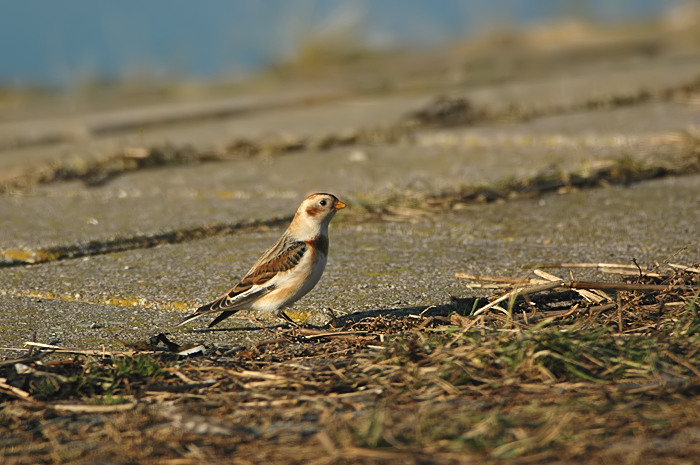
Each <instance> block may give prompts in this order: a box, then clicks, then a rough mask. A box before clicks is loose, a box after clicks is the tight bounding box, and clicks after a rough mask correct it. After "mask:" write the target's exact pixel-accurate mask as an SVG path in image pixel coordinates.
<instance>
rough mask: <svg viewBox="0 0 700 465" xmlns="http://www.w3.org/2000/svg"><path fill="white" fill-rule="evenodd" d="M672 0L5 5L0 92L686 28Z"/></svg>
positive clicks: (225, 75) (66, 1)
mask: <svg viewBox="0 0 700 465" xmlns="http://www.w3.org/2000/svg"><path fill="white" fill-rule="evenodd" d="M689 5H691V6H692V5H695V6H697V5H698V2H689V1H687V0H686V1H681V0H507V1H497V2H494V1H489V0H471V1H465V0H442V1H439V2H435V1H432V0H390V1H370V0H365V1H354V0H353V1H347V0H295V1H283V0H247V1H228V0H208V1H206V2H192V1H189V0H152V1H148V2H142V1H136V0H123V1H120V2H107V1H95V0H63V1H61V2H46V1H37V0H25V1H22V2H3V5H2V7H1V8H0V9H1V10H2V14H0V57H2V58H1V59H0V88H4V89H5V90H8V89H15V90H17V89H35V90H36V89H43V90H47V89H48V90H53V89H66V88H76V87H86V86H87V87H89V86H95V85H97V86H100V85H111V84H115V83H132V84H133V83H135V82H138V83H145V82H150V83H154V82H162V81H170V82H172V81H173V80H180V81H188V80H206V81H221V80H228V79H239V78H241V77H245V76H248V75H250V73H255V72H259V71H261V70H264V69H269V68H271V67H273V66H279V65H282V64H285V63H299V62H303V63H304V64H305V65H306V66H309V64H310V63H311V64H317V62H318V61H319V60H324V59H326V58H328V57H326V56H324V54H333V55H335V56H334V57H333V58H334V59H337V58H338V57H339V56H340V57H343V58H344V59H349V58H352V57H356V56H358V55H360V54H362V53H386V52H388V51H400V50H407V49H411V50H430V49H431V48H435V47H439V46H444V45H445V44H446V43H455V42H459V41H464V40H466V39H469V38H473V37H476V36H484V35H488V34H495V33H499V32H503V31H509V30H510V31H513V30H523V29H527V28H533V27H537V26H539V25H542V24H546V23H552V22H557V21H565V20H566V21H570V20H577V21H583V22H587V23H595V24H609V23H619V22H633V21H637V22H639V21H646V20H651V19H653V18H660V17H662V18H665V20H669V21H680V22H681V23H682V22H683V20H684V16H685V15H684V13H683V12H684V11H686V10H685V9H687V8H688V6H689Z"/></svg>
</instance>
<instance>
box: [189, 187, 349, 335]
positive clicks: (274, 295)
mask: <svg viewBox="0 0 700 465" xmlns="http://www.w3.org/2000/svg"><path fill="white" fill-rule="evenodd" d="M346 206H347V205H346V204H345V203H343V202H341V201H340V200H338V198H337V197H336V196H334V195H332V194H311V195H310V196H308V197H307V198H306V199H304V201H303V202H302V203H301V205H300V206H299V209H298V210H297V212H296V214H295V215H294V219H292V222H291V224H290V225H289V227H288V228H287V230H286V231H285V232H284V234H282V237H280V239H279V240H278V241H277V242H276V243H275V245H273V246H272V247H270V248H269V249H268V250H267V251H266V252H265V253H264V254H262V256H261V257H260V258H259V259H258V261H257V262H255V264H254V265H253V267H252V268H251V269H250V271H248V273H246V275H245V276H244V277H243V279H241V280H240V282H239V283H238V284H236V285H235V286H233V288H232V289H231V290H229V291H228V292H226V293H225V294H223V295H222V296H220V297H219V298H218V299H216V300H214V301H213V302H210V303H208V304H206V305H202V306H201V307H199V308H198V309H197V310H196V311H195V312H194V313H193V314H191V315H189V316H188V317H187V318H185V319H184V320H182V321H181V322H180V323H179V324H178V326H182V325H184V324H187V323H189V322H190V321H192V320H194V319H197V318H199V317H201V316H204V315H208V314H210V313H217V312H221V314H219V316H217V317H216V318H215V319H214V321H212V322H211V323H210V324H209V327H210V328H211V327H212V326H214V325H216V324H218V323H220V322H221V321H223V320H225V319H226V318H228V317H230V316H231V315H233V314H234V313H236V312H238V311H239V310H243V309H248V310H257V311H259V312H264V313H273V312H274V313H276V314H277V316H279V317H281V318H283V319H285V320H287V321H289V322H291V323H293V321H292V320H291V319H290V318H289V317H288V316H287V314H286V313H284V311H283V310H284V308H286V307H289V306H291V305H292V304H293V303H294V302H296V301H297V300H299V299H301V298H302V297H303V296H304V295H306V293H308V292H309V291H310V290H311V289H313V287H314V286H315V285H316V283H318V280H319V279H321V275H322V274H323V270H324V269H325V268H326V259H327V257H328V224H329V223H330V222H331V219H332V218H333V216H334V215H335V213H336V212H337V211H338V210H341V209H343V208H345V207H346Z"/></svg>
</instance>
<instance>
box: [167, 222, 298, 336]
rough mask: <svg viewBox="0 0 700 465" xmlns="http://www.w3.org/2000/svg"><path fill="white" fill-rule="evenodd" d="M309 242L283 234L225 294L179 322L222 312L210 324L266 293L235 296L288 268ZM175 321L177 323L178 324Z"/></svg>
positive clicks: (292, 265)
mask: <svg viewBox="0 0 700 465" xmlns="http://www.w3.org/2000/svg"><path fill="white" fill-rule="evenodd" d="M308 248H309V246H308V245H307V244H306V243H305V242H302V241H293V242H292V241H289V240H288V239H287V236H286V235H284V236H282V237H281V238H280V240H279V241H277V243H276V244H275V245H273V246H272V247H271V248H270V249H269V250H268V251H267V252H265V254H264V255H263V256H262V257H260V259H259V260H258V261H257V262H256V263H255V265H253V267H252V268H251V269H250V271H248V273H247V274H246V275H245V276H244V277H243V279H241V280H240V282H239V283H238V284H236V285H235V286H234V287H233V288H232V289H231V290H229V291H228V292H227V293H226V294H224V295H222V296H220V297H219V298H217V299H216V300H214V301H212V302H209V303H208V304H205V305H202V306H201V307H199V308H198V309H197V310H196V311H195V312H194V313H193V314H192V315H190V316H188V317H187V318H185V320H183V321H182V322H181V323H180V324H179V325H183V324H185V323H187V322H188V321H191V320H193V319H195V318H198V317H200V316H202V315H205V314H207V313H214V312H218V311H221V312H224V313H222V314H221V315H219V316H218V317H217V318H216V319H215V320H214V321H213V322H212V324H210V327H211V326H213V325H215V324H216V323H218V322H220V321H221V320H223V319H225V318H227V317H229V316H231V315H233V314H234V313H235V312H236V311H237V310H239V309H241V308H243V307H244V306H245V305H247V304H248V303H250V302H252V301H253V300H255V299H256V298H258V297H260V296H261V295H264V294H267V293H268V292H270V291H271V290H272V288H267V289H265V288H263V289H260V290H259V291H258V292H254V293H252V294H250V295H248V296H246V297H244V298H242V299H238V300H236V297H237V296H239V295H240V294H242V293H243V292H246V291H248V290H249V289H251V288H252V287H253V286H255V285H262V284H265V283H266V282H268V281H269V280H270V279H272V278H273V277H274V276H275V275H276V274H277V273H279V272H282V271H287V270H290V269H292V268H293V267H294V266H295V265H297V264H298V263H299V262H300V261H301V259H302V258H303V256H304V254H305V253H306V251H307V250H308ZM179 325H178V326H179Z"/></svg>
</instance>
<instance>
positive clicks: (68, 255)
mask: <svg viewBox="0 0 700 465" xmlns="http://www.w3.org/2000/svg"><path fill="white" fill-rule="evenodd" d="M291 220H292V217H291V216H284V217H278V218H272V219H268V220H253V221H242V222H239V223H233V224H226V223H219V224H213V225H206V226H195V227H192V228H185V229H178V230H174V231H165V232H159V233H153V234H137V235H133V236H128V237H116V238H113V239H105V240H94V241H89V242H84V243H80V244H73V245H58V246H52V247H44V248H42V247H39V248H35V249H33V248H6V249H0V268H2V267H11V266H21V265H35V264H40V263H48V262H54V261H59V260H67V259H73V258H80V257H86V256H94V255H104V254H109V253H115V252H123V251H126V250H134V249H146V248H151V247H155V246H157V245H161V244H177V243H180V242H188V241H194V240H200V239H206V238H210V237H214V236H226V235H230V234H235V233H241V232H251V231H263V230H265V229H268V228H271V227H278V226H283V225H286V224H288V223H289V222H290V221H291Z"/></svg>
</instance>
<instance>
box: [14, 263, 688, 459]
mask: <svg viewBox="0 0 700 465" xmlns="http://www.w3.org/2000/svg"><path fill="white" fill-rule="evenodd" d="M552 266H554V267H558V266H564V267H566V268H569V269H571V268H573V267H580V266H588V267H597V268H599V269H601V270H606V271H612V272H614V273H616V274H618V275H622V276H623V277H624V280H623V281H624V282H607V281H606V282H599V283H598V282H587V283H581V282H580V281H575V280H573V279H560V278H558V277H556V276H552V275H550V274H549V273H545V272H543V271H540V272H538V273H537V274H538V277H536V278H528V279H527V280H525V279H519V278H518V279H514V278H509V277H495V276H473V275H465V274H461V275H460V276H459V277H460V279H469V280H470V281H471V283H472V284H471V285H472V286H476V287H478V286H490V287H493V286H496V287H500V288H503V289H502V290H501V291H499V294H498V295H496V296H494V297H493V298H491V299H489V302H487V299H461V298H459V297H455V298H454V301H453V303H452V305H449V306H448V305H445V306H441V307H430V308H423V309H421V310H420V311H409V312H406V313H405V314H402V315H398V314H389V313H386V312H381V311H378V312H376V313H374V314H372V315H350V316H347V317H342V318H338V320H337V322H336V323H337V324H336V327H329V328H319V329H306V328H292V329H288V328H286V329H277V330H268V331H269V337H268V338H267V339H266V340H264V341H263V342H261V343H258V344H257V345H254V346H250V347H215V346H208V345H206V344H204V345H197V346H194V347H187V348H185V347H181V346H179V345H178V344H176V343H175V342H173V341H170V340H169V339H168V338H167V337H166V336H164V335H159V336H157V337H154V338H153V339H152V340H151V341H148V342H146V343H144V344H143V345H142V346H141V347H140V348H138V349H133V350H130V351H128V352H124V353H105V352H101V351H99V350H90V351H88V350H82V349H75V348H61V347H52V346H41V345H38V344H33V345H30V346H29V347H30V350H29V351H28V353H27V355H26V357H24V358H22V359H18V360H5V361H3V362H0V401H2V404H0V450H1V451H2V457H3V463H7V464H25V463H27V464H28V463H87V462H94V461H97V460H99V461H102V462H110V463H136V462H139V463H144V462H146V463H178V464H187V463H202V462H220V461H223V460H230V459H232V458H235V459H236V461H237V463H262V462H272V463H317V464H321V463H387V462H401V463H473V462H474V461H475V460H478V461H480V462H492V461H495V460H502V459H512V460H513V461H514V462H517V463H541V462H551V461H563V462H567V463H610V462H614V461H622V462H623V463H679V462H684V461H685V462H687V463H690V462H692V460H693V458H694V457H695V458H697V456H698V454H700V420H698V419H699V418H700V401H699V399H700V397H699V396H698V394H700V316H699V315H698V300H699V297H698V292H699V291H698V289H699V287H698V282H699V280H700V269H698V266H697V265H696V266H681V265H670V266H666V267H664V268H658V269H654V270H642V269H640V268H639V267H637V266H636V265H632V266H626V265H615V266H612V265H610V264H554V265H552ZM617 281H620V279H617ZM499 297H500V298H499ZM487 303H488V305H485V304H487ZM178 354H180V355H178ZM181 354H189V356H183V355H181Z"/></svg>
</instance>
